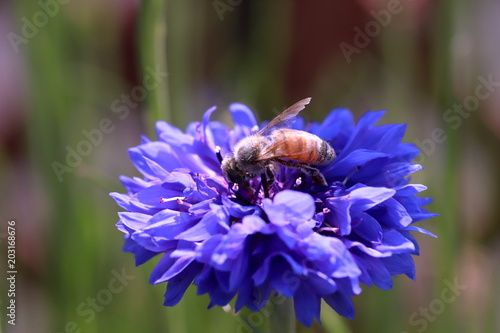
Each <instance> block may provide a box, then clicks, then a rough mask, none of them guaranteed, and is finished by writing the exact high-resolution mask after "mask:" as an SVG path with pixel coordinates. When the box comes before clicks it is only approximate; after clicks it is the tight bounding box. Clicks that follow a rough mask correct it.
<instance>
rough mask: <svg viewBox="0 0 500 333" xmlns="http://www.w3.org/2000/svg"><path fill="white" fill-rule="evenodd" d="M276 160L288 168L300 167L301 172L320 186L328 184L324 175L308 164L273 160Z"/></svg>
mask: <svg viewBox="0 0 500 333" xmlns="http://www.w3.org/2000/svg"><path fill="white" fill-rule="evenodd" d="M275 161H276V162H278V163H280V164H283V165H284V166H287V167H289V168H295V169H300V170H301V171H302V172H303V173H305V174H306V175H308V176H309V177H311V179H312V180H313V182H315V183H316V184H318V185H321V186H328V183H327V182H326V179H325V177H324V176H323V174H322V173H321V171H319V170H318V169H316V168H315V167H312V166H310V165H309V164H305V163H294V162H291V161H286V160H278V159H277V160H275Z"/></svg>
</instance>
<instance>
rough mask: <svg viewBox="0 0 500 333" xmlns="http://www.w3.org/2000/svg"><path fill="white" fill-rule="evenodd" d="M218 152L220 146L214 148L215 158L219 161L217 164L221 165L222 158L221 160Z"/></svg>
mask: <svg viewBox="0 0 500 333" xmlns="http://www.w3.org/2000/svg"><path fill="white" fill-rule="evenodd" d="M220 151H221V148H220V146H216V147H215V156H217V159H218V160H219V163H222V160H223V158H222V154H221V152H220Z"/></svg>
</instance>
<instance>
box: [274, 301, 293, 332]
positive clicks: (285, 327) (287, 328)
mask: <svg viewBox="0 0 500 333" xmlns="http://www.w3.org/2000/svg"><path fill="white" fill-rule="evenodd" d="M276 300H280V301H281V300H284V302H279V303H280V304H276V309H275V310H274V313H273V314H272V315H271V317H270V321H271V327H270V328H271V329H270V332H283V333H295V332H296V330H295V312H294V309H293V300H292V299H291V298H285V297H284V296H282V295H280V296H278V297H277V299H276Z"/></svg>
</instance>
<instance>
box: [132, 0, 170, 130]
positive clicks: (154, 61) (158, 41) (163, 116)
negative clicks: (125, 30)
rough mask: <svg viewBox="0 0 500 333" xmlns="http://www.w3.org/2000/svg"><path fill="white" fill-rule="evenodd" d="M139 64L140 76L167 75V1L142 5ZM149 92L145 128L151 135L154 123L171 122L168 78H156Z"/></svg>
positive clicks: (152, 1)
mask: <svg viewBox="0 0 500 333" xmlns="http://www.w3.org/2000/svg"><path fill="white" fill-rule="evenodd" d="M140 15H141V16H140V28H139V29H140V31H139V46H140V62H141V70H142V71H143V76H146V75H148V69H149V71H151V70H152V71H155V72H157V73H166V72H167V0H145V1H142V7H141V14H140ZM156 83H157V84H156V85H152V87H154V88H152V89H149V90H148V112H147V117H148V119H147V124H148V129H149V130H150V132H151V134H152V133H154V128H155V123H156V121H157V120H165V121H167V122H171V121H172V119H171V117H172V115H171V110H170V96H169V91H168V77H167V78H165V77H164V75H159V76H158V82H156Z"/></svg>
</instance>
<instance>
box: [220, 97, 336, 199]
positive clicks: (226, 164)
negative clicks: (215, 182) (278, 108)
mask: <svg viewBox="0 0 500 333" xmlns="http://www.w3.org/2000/svg"><path fill="white" fill-rule="evenodd" d="M310 101H311V98H305V99H303V100H301V101H299V102H297V103H295V104H294V105H292V106H291V107H289V108H288V109H286V110H285V111H283V112H282V113H281V114H279V115H278V116H277V117H276V118H274V119H273V120H271V121H270V122H269V123H268V124H267V125H266V126H264V128H262V129H261V130H260V131H258V132H257V133H255V134H253V135H250V136H247V137H245V138H243V139H241V140H240V141H239V142H238V143H236V145H235V146H234V149H233V150H234V151H233V156H227V157H225V158H224V159H222V156H221V155H220V148H219V147H218V150H217V154H218V158H219V161H220V162H221V169H222V173H223V174H224V177H225V178H226V180H227V181H229V182H232V183H235V184H239V185H242V186H244V187H245V188H247V189H249V188H250V185H249V179H251V178H255V177H258V176H260V177H261V183H262V184H264V192H265V195H266V196H267V197H268V196H269V188H270V186H271V185H272V184H273V183H274V180H275V176H274V173H275V172H276V169H277V166H278V165H279V164H280V165H284V166H285V167H289V168H295V169H300V170H301V171H302V172H303V173H304V174H305V175H307V176H309V177H311V179H312V180H313V182H315V183H316V184H318V185H322V186H327V182H326V180H325V177H324V176H323V174H322V173H321V172H320V171H319V170H318V169H317V168H316V167H315V166H318V165H324V164H328V163H330V162H331V161H333V160H334V159H335V157H336V154H335V150H334V149H333V148H332V147H331V146H330V145H329V144H328V143H327V142H326V141H324V140H322V139H320V138H319V137H318V136H316V135H314V134H311V133H308V132H305V131H300V130H294V129H290V128H287V127H289V126H290V125H291V124H292V123H293V122H294V120H295V117H296V116H297V114H298V113H299V112H300V111H302V110H303V109H304V108H305V106H306V105H307V104H309V102H310Z"/></svg>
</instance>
